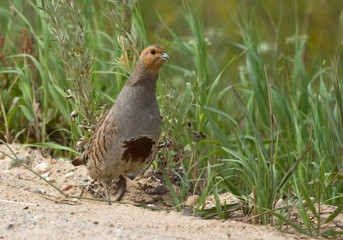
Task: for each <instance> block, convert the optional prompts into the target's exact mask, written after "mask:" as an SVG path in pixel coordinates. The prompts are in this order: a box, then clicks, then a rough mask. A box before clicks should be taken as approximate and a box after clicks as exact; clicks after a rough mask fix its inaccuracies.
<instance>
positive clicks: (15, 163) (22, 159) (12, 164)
mask: <svg viewBox="0 0 343 240" xmlns="http://www.w3.org/2000/svg"><path fill="white" fill-rule="evenodd" d="M17 158H18V159H16V160H13V159H11V161H10V168H16V167H20V166H21V164H20V163H19V162H18V160H19V161H20V162H22V163H25V164H26V165H28V164H29V163H30V157H29V156H26V157H24V156H20V155H19V156H17Z"/></svg>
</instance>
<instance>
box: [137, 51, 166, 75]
mask: <svg viewBox="0 0 343 240" xmlns="http://www.w3.org/2000/svg"><path fill="white" fill-rule="evenodd" d="M140 57H144V66H145V67H146V69H148V71H149V72H150V74H151V75H152V76H153V77H156V76H157V74H158V71H159V70H160V67H161V66H162V65H163V63H164V62H165V61H167V60H169V56H168V54H166V52H165V50H164V48H163V47H160V46H158V45H152V46H149V47H147V48H146V49H144V50H143V52H142V54H141V56H140Z"/></svg>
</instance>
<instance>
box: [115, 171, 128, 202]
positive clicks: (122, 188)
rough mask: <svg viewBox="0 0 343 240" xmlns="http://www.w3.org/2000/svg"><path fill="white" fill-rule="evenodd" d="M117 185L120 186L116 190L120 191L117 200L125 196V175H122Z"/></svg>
mask: <svg viewBox="0 0 343 240" xmlns="http://www.w3.org/2000/svg"><path fill="white" fill-rule="evenodd" d="M117 186H118V188H117V191H116V192H119V193H118V197H117V198H116V201H120V200H121V198H122V197H123V196H124V194H125V190H126V178H125V177H123V175H120V177H119V181H118V183H117Z"/></svg>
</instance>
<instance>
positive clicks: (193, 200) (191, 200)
mask: <svg viewBox="0 0 343 240" xmlns="http://www.w3.org/2000/svg"><path fill="white" fill-rule="evenodd" d="M198 202H199V195H192V196H189V197H188V198H187V202H186V206H189V207H193V206H194V205H196V204H198Z"/></svg>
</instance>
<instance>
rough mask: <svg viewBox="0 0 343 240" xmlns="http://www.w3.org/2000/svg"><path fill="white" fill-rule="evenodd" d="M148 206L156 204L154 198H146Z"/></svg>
mask: <svg viewBox="0 0 343 240" xmlns="http://www.w3.org/2000/svg"><path fill="white" fill-rule="evenodd" d="M144 202H145V203H146V204H152V203H154V202H155V201H154V199H152V198H150V197H149V198H146V199H145V201H144Z"/></svg>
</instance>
